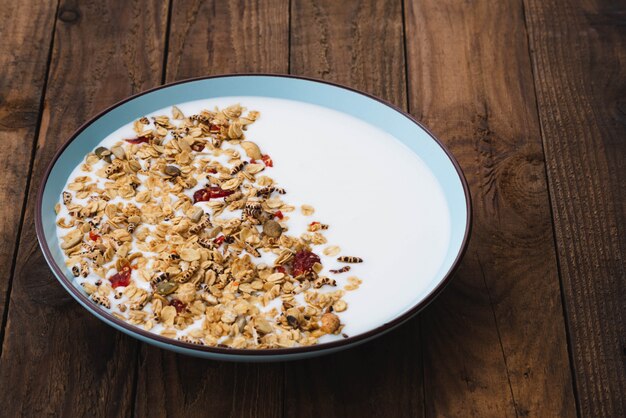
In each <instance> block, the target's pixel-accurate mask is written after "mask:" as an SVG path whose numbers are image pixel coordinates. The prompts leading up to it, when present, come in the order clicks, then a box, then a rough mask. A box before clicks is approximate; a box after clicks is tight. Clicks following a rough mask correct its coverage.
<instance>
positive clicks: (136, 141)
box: [124, 135, 150, 144]
mask: <svg viewBox="0 0 626 418" xmlns="http://www.w3.org/2000/svg"><path fill="white" fill-rule="evenodd" d="M124 141H126V142H128V143H129V144H145V143H148V142H150V137H149V136H145V135H143V136H138V137H137V138H132V139H125V140H124Z"/></svg>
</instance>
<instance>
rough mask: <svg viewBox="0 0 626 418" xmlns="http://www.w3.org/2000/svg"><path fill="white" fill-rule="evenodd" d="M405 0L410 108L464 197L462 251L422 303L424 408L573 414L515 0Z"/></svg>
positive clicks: (456, 412)
mask: <svg viewBox="0 0 626 418" xmlns="http://www.w3.org/2000/svg"><path fill="white" fill-rule="evenodd" d="M405 7H406V25H407V37H406V41H407V51H408V53H407V56H408V57H409V59H408V63H409V65H408V67H409V102H410V104H411V106H410V107H411V112H412V113H413V114H414V115H415V116H416V117H418V118H419V119H420V120H421V121H423V122H424V123H425V124H426V125H427V126H428V127H429V128H431V129H432V130H433V132H434V133H435V134H437V135H438V136H439V137H440V138H441V139H442V140H443V141H444V142H445V143H446V144H447V145H448V146H449V147H450V149H451V150H452V152H453V153H454V155H455V156H456V157H457V158H458V160H459V162H460V164H461V165H462V167H463V169H464V171H465V174H466V176H467V179H468V181H469V184H470V189H471V193H472V197H473V203H474V230H473V236H472V240H471V244H470V248H469V250H468V253H467V255H466V256H465V259H464V261H463V263H462V266H461V268H460V269H459V271H458V273H457V275H456V279H455V281H454V282H453V283H452V284H451V285H450V288H449V289H448V290H447V291H446V293H445V294H444V295H443V296H442V297H441V298H440V299H438V300H437V301H435V302H434V303H433V305H432V306H431V307H429V308H428V309H427V310H426V312H425V313H424V315H423V316H422V326H423V343H424V365H425V366H424V367H425V378H424V384H425V387H426V407H427V415H429V416H431V415H438V416H439V415H441V416H480V417H484V416H496V417H502V416H574V415H575V414H576V410H575V400H574V394H573V387H572V381H571V376H570V367H569V359H568V353H567V342H566V333H565V326H564V318H563V311H562V306H561V295H560V289H559V280H558V274H557V263H556V253H555V248H554V239H553V234H552V226H551V216H550V207H549V200H548V193H547V185H546V179H545V167H544V164H545V163H544V158H543V153H542V146H541V140H540V132H539V123H538V119H537V112H536V104H535V96H534V89H533V78H532V72H531V64H530V58H529V53H528V45H527V38H526V32H525V27H524V16H523V10H522V5H521V2H520V1H513V0H512V1H504V2H493V1H486V0H485V1H483V0H478V1H473V2H459V1H455V0H428V1H420V2H411V1H407V2H406V5H405ZM555 18H556V17H555Z"/></svg>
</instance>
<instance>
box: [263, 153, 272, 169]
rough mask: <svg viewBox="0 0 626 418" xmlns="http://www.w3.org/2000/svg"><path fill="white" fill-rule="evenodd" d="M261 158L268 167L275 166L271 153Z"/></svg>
mask: <svg viewBox="0 0 626 418" xmlns="http://www.w3.org/2000/svg"><path fill="white" fill-rule="evenodd" d="M261 159H262V160H263V163H264V164H265V166H266V167H274V161H272V157H270V156H269V155H264V156H262V157H261Z"/></svg>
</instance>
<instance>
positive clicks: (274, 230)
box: [263, 219, 283, 238]
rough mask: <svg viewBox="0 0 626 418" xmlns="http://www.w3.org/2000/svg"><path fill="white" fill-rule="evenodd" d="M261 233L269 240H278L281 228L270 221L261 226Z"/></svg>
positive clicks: (281, 231) (276, 223)
mask: <svg viewBox="0 0 626 418" xmlns="http://www.w3.org/2000/svg"><path fill="white" fill-rule="evenodd" d="M263 233H264V234H265V235H267V236H268V237H270V238H278V237H280V235H281V234H282V233H283V227H282V226H280V224H279V223H278V222H276V221H273V220H271V219H270V220H268V221H265V223H264V224H263Z"/></svg>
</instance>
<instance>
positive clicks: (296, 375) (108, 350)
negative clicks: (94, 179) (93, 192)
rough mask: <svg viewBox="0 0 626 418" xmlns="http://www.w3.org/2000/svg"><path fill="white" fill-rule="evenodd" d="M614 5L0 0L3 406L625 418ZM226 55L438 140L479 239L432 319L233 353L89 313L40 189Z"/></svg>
mask: <svg viewBox="0 0 626 418" xmlns="http://www.w3.org/2000/svg"><path fill="white" fill-rule="evenodd" d="M625 19H626V4H625V2H624V1H621V2H618V1H610V0H587V1H583V0H570V1H567V0H502V1H491V0H473V1H460V0H415V1H410V0H407V1H405V2H404V3H403V2H402V1H400V0H393V1H392V0H390V1H375V0H369V1H360V2H356V1H355V2H352V1H334V0H319V1H318V0H311V1H300V0H293V1H291V2H289V0H256V1H253V0H240V1H235V0H230V1H223V2H218V1H213V2H211V1H206V2H202V1H184V0H169V1H168V0H133V1H121V0H120V1H113V0H110V1H70V0H67V1H66V0H61V1H60V2H57V1H55V0H48V1H41V0H21V1H7V2H3V6H2V7H1V8H0V40H1V41H0V144H2V147H3V148H2V152H1V153H0V167H2V168H3V172H2V175H1V176H0V200H1V202H2V216H1V217H0V235H1V237H2V246H1V247H0V312H2V323H1V328H0V339H1V340H2V351H1V358H0V405H1V408H2V412H0V415H3V416H17V415H25V416H37V417H39V416H44V415H46V416H47V415H64V416H140V417H144V416H150V417H154V416H164V415H168V416H171V417H193V416H216V417H222V416H231V415H232V416H288V417H305V416H312V417H313V416H320V417H329V416H340V417H344V416H355V417H364V416H377V417H383V416H384V417H387V416H389V417H391V416H412V417H420V416H427V417H430V416H446V417H467V416H477V417H485V416H494V417H504V416H515V417H525V416H535V417H556V416H568V417H569V416H575V415H580V416H584V417H624V416H626V366H625V363H626V311H625V300H626V298H625V296H626V294H625V287H626V268H625V261H624V255H625V251H626V240H625V237H626V180H625V178H626V144H625V138H626V99H625V92H626V36H625V34H626V32H624V31H625V29H624V28H625V26H624V22H625ZM231 72H273V73H291V74H298V75H306V76H313V77H319V78H323V79H326V80H332V81H335V82H340V83H344V84H347V85H349V86H352V87H355V88H357V89H362V90H364V91H366V92H369V93H372V94H375V95H378V96H380V97H382V98H384V99H386V100H388V101H390V102H391V103H394V104H396V105H397V106H400V107H401V108H404V109H406V110H408V111H409V112H410V113H411V114H413V115H414V116H415V117H416V118H417V119H419V120H420V121H422V122H423V123H424V124H426V125H427V126H428V127H429V128H431V129H432V131H433V132H434V133H435V134H436V135H438V137H439V138H441V139H442V140H443V142H444V143H446V145H447V146H448V147H449V148H450V149H451V150H452V152H453V153H454V155H455V156H456V157H457V158H458V160H459V162H460V163H461V165H462V166H463V169H464V171H465V174H466V176H467V178H468V181H469V183H470V188H471V192H472V199H473V202H474V230H473V236H472V239H471V244H470V247H469V250H468V252H467V255H466V256H465V259H464V260H463V263H462V265H461V267H460V269H459V270H458V272H457V274H456V277H455V279H454V280H453V282H452V284H451V285H450V286H449V287H448V288H447V289H446V291H445V292H444V293H443V294H442V295H441V296H440V297H439V298H438V299H437V300H436V301H435V302H434V303H433V304H432V305H430V306H429V307H428V308H427V309H426V310H425V311H424V312H423V313H422V314H420V315H419V316H418V317H416V318H414V319H413V320H411V321H410V322H409V323H407V324H406V325H404V326H402V327H400V328H399V329H397V330H396V331H394V332H393V333H391V334H390V335H387V336H385V337H383V338H380V339H378V340H376V341H373V342H370V343H367V344H365V345H363V346H361V347H359V348H356V349H352V350H349V351H346V352H342V353H339V354H335V355H330V356H326V357H321V358H318V359H314V360H309V361H300V362H293V363H285V364H282V363H279V364H231V363H218V362H213V361H203V360H198V359H193V358H187V357H182V356H178V355H175V354H172V353H170V352H166V351H162V350H159V349H156V348H153V347H150V346H147V345H145V344H140V343H138V342H137V341H136V340H134V339H131V338H129V337H126V336H125V335H123V334H121V333H119V332H116V331H114V330H113V329H112V328H110V327H108V326H106V325H104V324H103V323H101V322H100V321H99V320H97V319H95V318H94V317H92V316H90V315H89V314H87V312H86V311H85V310H84V309H83V308H81V307H80V306H79V305H78V304H77V303H76V302H74V301H73V300H72V299H71V298H70V296H68V294H67V293H66V292H65V291H64V290H63V289H62V288H61V286H60V285H59V283H58V282H57V281H56V279H55V278H54V277H53V276H52V274H51V272H50V270H49V269H48V267H47V265H46V263H45V261H44V260H43V257H42V255H41V252H40V250H39V247H38V245H37V240H36V237H35V229H34V226H33V210H34V206H35V203H34V200H35V199H34V196H35V195H36V194H37V190H38V189H39V187H40V179H41V176H42V173H43V170H44V169H45V167H46V165H47V164H48V163H49V161H50V159H51V157H52V155H53V153H54V152H55V150H56V149H57V148H58V147H59V146H60V145H61V144H62V143H63V142H64V141H65V140H66V139H67V138H68V137H69V135H70V134H71V133H72V131H74V130H75V129H76V128H77V127H78V126H79V125H80V124H81V123H82V122H84V121H85V120H87V119H88V118H90V117H91V116H92V115H94V114H96V113H97V112H99V111H100V110H102V109H103V108H105V107H107V106H109V105H111V104H112V103H114V102H116V101H118V100H120V99H123V98H125V97H126V96H128V95H131V94H134V93H137V92H140V91H142V90H145V89H148V88H150V87H154V86H157V85H159V84H162V83H166V82H172V81H175V80H179V79H185V78H189V77H194V76H203V75H210V74H219V73H231Z"/></svg>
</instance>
